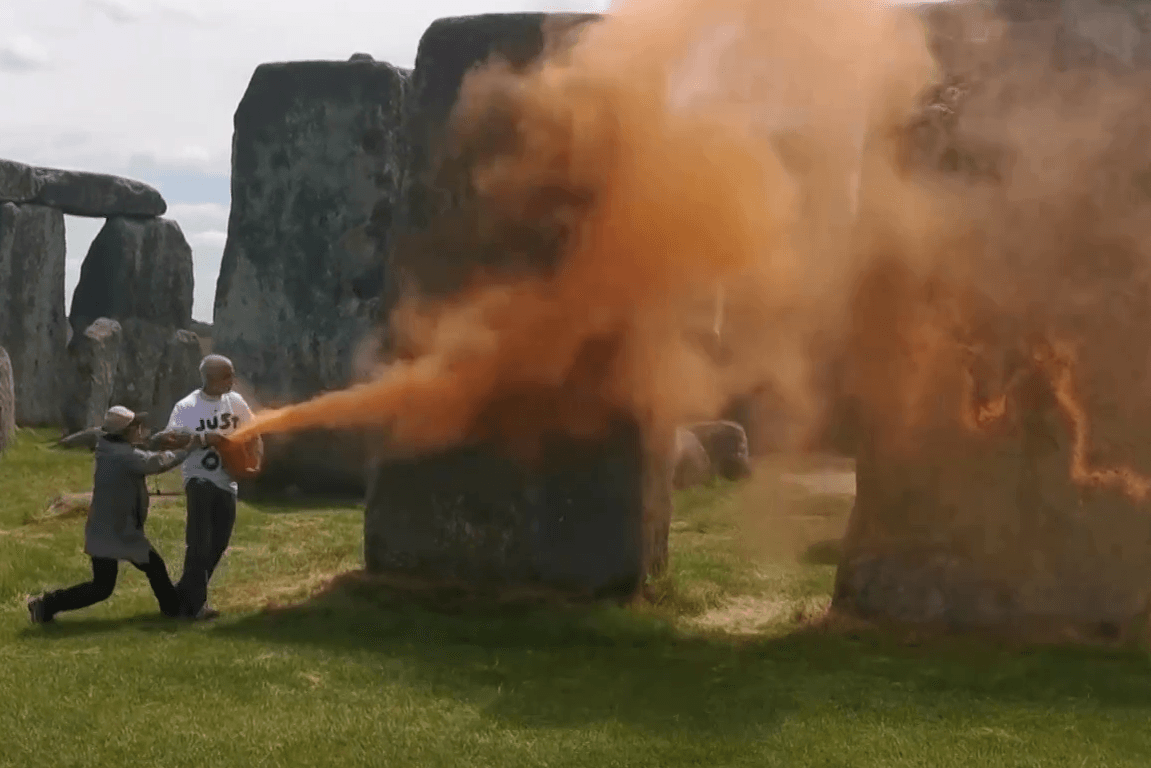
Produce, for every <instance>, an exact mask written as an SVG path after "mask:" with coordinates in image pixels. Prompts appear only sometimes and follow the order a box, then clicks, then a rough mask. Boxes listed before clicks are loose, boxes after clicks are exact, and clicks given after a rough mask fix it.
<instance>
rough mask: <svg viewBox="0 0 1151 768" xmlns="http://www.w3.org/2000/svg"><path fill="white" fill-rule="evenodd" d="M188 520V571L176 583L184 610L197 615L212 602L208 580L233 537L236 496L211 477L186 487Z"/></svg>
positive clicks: (185, 566)
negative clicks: (214, 481)
mask: <svg viewBox="0 0 1151 768" xmlns="http://www.w3.org/2000/svg"><path fill="white" fill-rule="evenodd" d="M184 492H185V494H186V496H187V499H188V520H187V523H186V525H185V528H184V573H183V575H181V576H180V582H179V584H177V585H176V591H177V592H178V593H179V594H180V603H181V612H182V613H183V614H184V615H185V616H194V615H196V613H197V612H199V610H200V609H201V608H202V607H204V604H205V603H207V602H208V582H209V581H211V579H212V574H213V573H214V572H215V570H216V566H218V565H219V564H220V558H222V557H223V556H224V552H225V551H226V550H227V549H228V542H230V541H231V540H232V529H233V528H234V527H235V525H236V497H235V496H233V495H232V494H231V492H230V491H226V490H224V489H223V488H221V487H219V486H218V485H216V484H215V483H213V482H211V481H208V480H200V479H192V480H189V481H188V483H187V484H186V485H185V486H184Z"/></svg>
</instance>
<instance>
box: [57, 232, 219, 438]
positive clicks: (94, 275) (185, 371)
mask: <svg viewBox="0 0 1151 768" xmlns="http://www.w3.org/2000/svg"><path fill="white" fill-rule="evenodd" d="M192 290H193V274H192V249H191V247H189V245H188V242H187V240H185V239H184V233H183V232H182V231H181V229H180V226H179V225H178V224H177V223H176V222H174V221H170V220H167V219H133V218H126V217H114V218H110V219H108V221H107V223H106V224H105V225H104V227H103V229H101V230H100V233H99V234H98V235H97V236H96V238H95V239H94V240H93V241H92V245H91V247H90V248H89V249H88V256H87V257H86V258H85V259H84V264H83V266H82V267H81V269H80V281H79V283H77V285H76V291H75V293H73V294H72V312H71V316H70V317H69V322H70V323H71V326H72V329H73V334H74V336H78V335H80V334H81V333H82V332H83V330H84V329H86V328H87V327H88V326H89V325H90V324H91V323H92V322H93V321H94V320H96V319H97V318H101V317H104V318H109V319H112V320H116V321H117V322H119V323H120V326H121V328H122V331H123V339H122V342H121V351H120V357H119V363H118V365H117V367H116V377H115V382H114V384H113V388H112V400H113V401H114V404H118V405H124V406H126V407H128V408H131V409H132V410H134V411H146V412H147V413H148V425H149V426H151V427H152V428H159V427H162V426H163V425H165V424H166V423H167V419H168V415H169V414H170V413H171V410H172V406H174V405H175V404H176V401H177V400H179V399H180V398H182V397H183V396H184V395H186V394H188V393H189V392H190V391H192V390H193V389H195V388H196V387H197V386H199V381H200V377H199V371H198V363H199V358H200V353H199V341H198V340H196V341H195V344H194V345H191V344H190V343H189V342H190V340H193V339H196V336H195V334H194V333H192V332H191V331H189V330H187V328H188V327H189V326H190V325H191V324H192ZM193 346H194V348H195V353H194V355H193V353H192V349H193ZM192 356H194V357H195V358H196V363H194V364H191V366H190V367H189V363H188V360H189V358H190V357H192Z"/></svg>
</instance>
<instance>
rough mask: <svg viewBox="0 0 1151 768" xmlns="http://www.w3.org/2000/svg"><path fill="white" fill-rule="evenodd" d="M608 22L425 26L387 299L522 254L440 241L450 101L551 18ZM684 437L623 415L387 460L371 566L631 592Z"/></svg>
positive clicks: (650, 551) (426, 291)
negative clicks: (648, 428) (528, 443)
mask: <svg viewBox="0 0 1151 768" xmlns="http://www.w3.org/2000/svg"><path fill="white" fill-rule="evenodd" d="M597 18H598V17H597V16H591V15H589V16H574V15H566V14H565V15H554V16H551V15H547V14H508V15H486V16H475V17H466V18H451V19H441V20H439V21H436V22H435V23H433V24H432V25H431V27H429V29H428V30H427V31H426V32H425V34H424V36H423V38H422V39H421V41H420V46H419V51H418V54H417V57H416V67H415V70H414V71H413V73H412V79H411V87H410V90H409V92H408V96H407V99H406V102H405V112H404V139H405V144H406V145H407V147H408V148H409V152H410V157H409V163H410V164H409V167H408V172H407V174H406V175H405V187H404V198H403V207H402V209H401V219H400V222H399V228H398V230H397V232H396V233H395V236H394V238H393V241H392V242H391V243H390V246H391V247H390V248H388V249H387V250H386V251H385V252H387V253H389V254H390V259H389V262H388V274H387V278H388V283H387V291H386V293H385V296H386V299H387V301H386V304H387V306H389V307H390V306H392V302H394V301H395V300H396V297H397V296H398V295H399V294H400V292H401V289H402V290H404V291H412V292H414V293H416V294H417V295H422V296H426V297H436V296H445V295H448V294H450V293H452V292H453V291H455V290H457V289H458V288H460V287H461V286H462V285H463V284H464V283H465V281H466V279H467V278H468V277H469V276H470V273H471V272H472V271H473V270H474V269H475V268H477V267H479V266H481V265H482V266H484V267H487V268H495V269H496V270H499V269H503V268H504V267H505V266H509V265H510V264H508V263H505V262H502V261H501V259H509V258H513V257H514V254H507V253H501V252H499V249H491V248H487V249H485V248H483V245H482V244H481V243H476V247H475V249H474V250H471V251H469V250H468V248H467V246H466V244H463V247H460V246H461V243H453V245H454V246H455V247H453V248H437V247H434V246H433V247H430V246H429V241H431V242H434V241H435V237H436V235H435V232H436V230H437V221H438V220H439V217H440V216H441V215H443V214H446V213H450V212H451V210H452V209H453V206H455V205H457V204H458V199H457V198H455V197H454V192H455V190H454V189H453V188H452V187H450V186H445V182H444V180H443V178H442V177H441V176H440V174H439V171H440V170H441V167H442V166H443V165H444V154H443V153H444V151H445V148H446V146H447V142H446V140H447V139H448V138H449V135H448V131H449V130H450V128H449V126H450V120H449V118H450V115H451V111H452V108H453V106H454V104H455V102H456V99H457V97H458V93H459V89H460V86H461V84H462V82H463V79H464V77H465V75H466V73H467V72H468V71H469V70H470V69H472V68H473V67H474V66H476V65H477V64H480V63H481V62H483V61H485V60H487V59H488V58H489V57H490V56H492V55H493V54H494V55H499V56H501V57H503V58H505V59H506V60H508V61H510V62H511V63H512V64H513V66H523V65H525V64H528V63H530V62H531V61H532V60H533V59H535V58H536V57H538V55H539V54H540V53H541V51H542V49H543V46H544V41H545V29H547V28H548V27H549V26H550V27H551V28H553V29H555V30H557V31H567V32H571V33H573V34H578V25H580V24H583V23H588V22H592V21H594V20H595V19H597ZM553 25H554V26H553ZM461 161H462V162H461ZM452 163H453V171H454V172H455V173H456V174H458V175H464V174H466V173H467V164H466V163H467V160H466V158H465V159H461V158H458V157H457V158H452ZM457 180H458V178H457ZM447 183H448V184H450V183H452V182H451V181H450V180H449V181H448V182H447ZM517 268H518V267H517ZM393 341H394V339H393ZM401 346H402V344H401ZM673 442H674V435H667V436H666V439H664V437H662V436H661V437H656V436H654V435H650V434H646V433H645V429H644V428H643V427H641V426H640V425H639V424H638V423H637V422H636V421H635V419H634V418H632V417H631V416H630V415H627V414H618V415H617V418H616V419H615V420H614V422H613V426H612V428H610V429H609V430H607V431H606V433H604V434H602V435H600V436H599V437H597V438H595V439H584V440H577V439H574V438H572V437H570V436H566V435H563V434H555V435H551V436H549V437H548V438H547V439H545V440H544V444H543V447H542V449H541V455H540V456H538V457H536V460H535V461H530V462H527V461H523V460H522V457H521V458H520V459H515V458H512V456H511V454H509V453H508V452H507V451H506V450H505V446H501V445H496V444H492V443H487V442H479V443H474V444H469V445H467V446H464V447H459V448H456V449H452V450H446V451H441V452H439V453H435V454H433V455H428V456H423V457H418V458H396V457H394V456H380V457H379V458H378V461H377V465H376V469H375V470H374V472H373V477H372V484H371V487H370V490H369V495H368V500H367V507H366V511H365V515H364V549H365V552H364V556H365V561H366V565H367V568H368V570H369V571H372V572H377V573H386V572H396V571H399V572H404V573H414V574H417V575H419V576H421V577H424V578H427V579H431V580H433V581H434V580H449V581H466V582H468V583H471V584H483V585H486V586H491V587H495V588H501V587H509V586H511V587H514V586H524V585H535V586H539V585H544V586H549V587H554V588H556V589H560V590H563V591H565V592H569V593H573V594H580V595H604V596H606V595H613V596H619V597H623V596H628V595H632V594H634V593H635V591H636V590H637V589H639V587H640V586H641V585H642V584H643V583H644V580H645V578H646V577H647V575H648V574H649V573H651V572H653V571H655V570H658V569H659V568H661V567H662V566H663V564H664V563H665V562H666V559H667V533H668V526H669V523H670V509H671V496H670V494H671V481H672V474H673V467H672V460H673ZM664 443H666V445H665V444H664Z"/></svg>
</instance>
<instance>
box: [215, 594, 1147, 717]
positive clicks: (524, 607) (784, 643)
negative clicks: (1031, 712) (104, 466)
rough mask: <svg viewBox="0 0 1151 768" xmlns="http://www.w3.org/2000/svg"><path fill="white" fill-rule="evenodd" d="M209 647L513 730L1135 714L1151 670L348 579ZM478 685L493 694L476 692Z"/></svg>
mask: <svg viewBox="0 0 1151 768" xmlns="http://www.w3.org/2000/svg"><path fill="white" fill-rule="evenodd" d="M217 636H220V637H243V638H249V639H257V640H259V641H261V642H270V643H284V644H295V645H303V646H312V647H317V648H322V649H324V650H325V651H329V652H335V653H343V654H350V655H366V656H369V657H380V658H382V659H384V660H386V661H387V662H393V663H394V661H396V660H399V661H402V662H404V664H405V668H408V669H410V670H412V671H413V672H414V673H415V674H416V675H417V677H418V678H420V679H422V680H423V681H424V682H426V683H427V684H428V685H430V686H432V687H433V688H435V689H439V690H445V691H449V692H450V693H451V695H452V696H454V697H456V698H460V699H464V700H476V701H480V700H482V708H483V710H484V711H485V712H486V713H487V714H489V715H492V716H495V717H498V718H500V719H503V720H506V721H508V722H510V723H513V724H531V725H542V726H555V727H563V726H569V725H578V724H581V723H587V722H593V721H602V720H613V721H618V722H624V723H628V724H632V725H636V726H641V727H644V728H647V729H652V730H666V731H668V732H674V731H682V730H684V729H687V730H697V731H704V730H706V731H707V732H709V733H711V734H713V735H714V734H715V733H717V732H718V733H726V734H730V735H736V734H738V733H744V732H750V731H752V730H756V731H762V729H764V728H772V727H774V726H775V725H776V724H778V723H779V722H781V720H783V719H784V718H786V717H788V716H789V713H790V712H793V711H794V710H796V709H797V708H800V707H804V706H823V705H825V704H826V703H827V701H828V697H831V698H832V699H834V702H835V704H834V705H835V706H836V707H838V708H843V709H846V710H848V711H865V710H866V711H875V709H876V708H877V707H878V708H880V709H882V708H884V707H908V706H910V707H914V708H915V709H916V710H917V711H918V712H919V713H920V714H921V715H922V716H924V717H933V716H942V712H943V711H944V709H948V708H949V709H948V711H951V712H952V713H954V711H955V708H956V707H957V706H958V707H959V708H960V709H962V708H963V707H965V706H971V707H976V708H978V707H986V706H989V704H990V706H995V705H999V704H1003V703H1008V702H1014V703H1019V704H1024V705H1039V706H1051V707H1059V708H1064V707H1076V706H1092V707H1099V706H1103V707H1151V664H1149V663H1148V658H1147V656H1146V655H1145V654H1143V653H1139V652H1133V651H1124V650H1109V649H1100V648H1056V647H1032V648H1018V647H1017V648H1008V647H1004V646H1001V645H995V644H993V643H990V642H984V641H979V640H975V639H970V638H968V639H964V638H942V639H939V640H937V641H932V642H930V643H919V644H914V643H911V644H909V643H907V642H901V641H899V640H897V639H895V638H894V637H893V636H891V635H885V634H883V633H881V632H879V631H871V630H849V629H838V630H828V629H816V628H807V629H802V630H796V631H794V632H792V633H791V634H787V635H784V636H782V637H773V638H756V639H752V640H737V639H733V638H726V637H722V636H714V635H712V636H708V635H701V634H687V633H684V632H683V631H681V630H678V629H677V628H676V627H675V626H674V624H673V623H672V622H671V621H669V620H667V619H666V618H663V617H660V616H658V615H655V614H653V613H651V612H649V611H645V610H643V609H628V608H622V607H618V606H604V605H585V606H571V605H557V604H555V603H551V604H548V603H546V602H537V603H535V604H531V603H525V604H519V605H514V606H507V605H505V606H495V605H494V604H492V603H487V604H484V603H480V602H476V601H470V600H467V599H462V598H461V597H460V596H459V595H455V596H452V595H447V596H446V599H445V595H443V594H440V595H433V596H431V597H428V596H426V595H425V596H422V597H413V596H412V595H411V594H407V593H405V594H400V593H397V592H394V591H391V590H389V589H387V588H383V587H381V586H380V585H379V584H378V583H374V582H372V581H370V580H367V579H365V578H363V577H362V576H359V575H355V574H349V575H348V576H345V577H342V578H341V579H338V580H337V582H336V583H335V584H334V585H333V586H332V587H331V588H330V589H328V590H327V591H325V592H324V593H322V594H320V595H318V596H316V597H315V598H313V599H311V600H309V601H307V602H305V603H302V604H299V605H295V606H291V607H286V608H278V609H271V610H267V611H265V612H263V613H259V614H255V615H250V616H245V617H242V618H240V619H239V620H236V621H226V622H224V623H222V624H220V625H218V626H216V627H214V628H213V630H212V631H211V632H210V633H208V634H207V635H206V636H205V640H206V641H207V639H208V638H210V637H217ZM492 689H495V690H498V691H499V695H497V696H495V697H494V698H493V697H492V696H490V695H487V696H484V695H481V694H482V692H483V691H484V690H487V691H488V692H490V691H491V690H492ZM477 697H479V698H477Z"/></svg>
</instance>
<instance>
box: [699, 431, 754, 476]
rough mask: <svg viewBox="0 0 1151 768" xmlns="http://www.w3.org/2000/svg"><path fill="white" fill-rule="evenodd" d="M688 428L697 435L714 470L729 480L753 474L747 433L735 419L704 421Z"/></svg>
mask: <svg viewBox="0 0 1151 768" xmlns="http://www.w3.org/2000/svg"><path fill="white" fill-rule="evenodd" d="M688 429H689V430H690V431H691V432H692V434H694V435H695V436H696V438H697V439H698V440H699V442H700V444H701V445H702V446H703V448H704V450H705V451H707V455H708V458H710V459H711V467H712V471H713V472H714V473H715V474H717V475H720V476H721V477H724V478H727V479H728V480H740V479H742V478H745V477H747V476H748V475H750V474H751V462H750V460H749V458H748V453H747V434H746V433H745V432H744V431H743V427H741V426H740V425H739V424H736V423H735V422H734V421H704V422H700V423H698V424H692V425H690V426H689V427H688Z"/></svg>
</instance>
